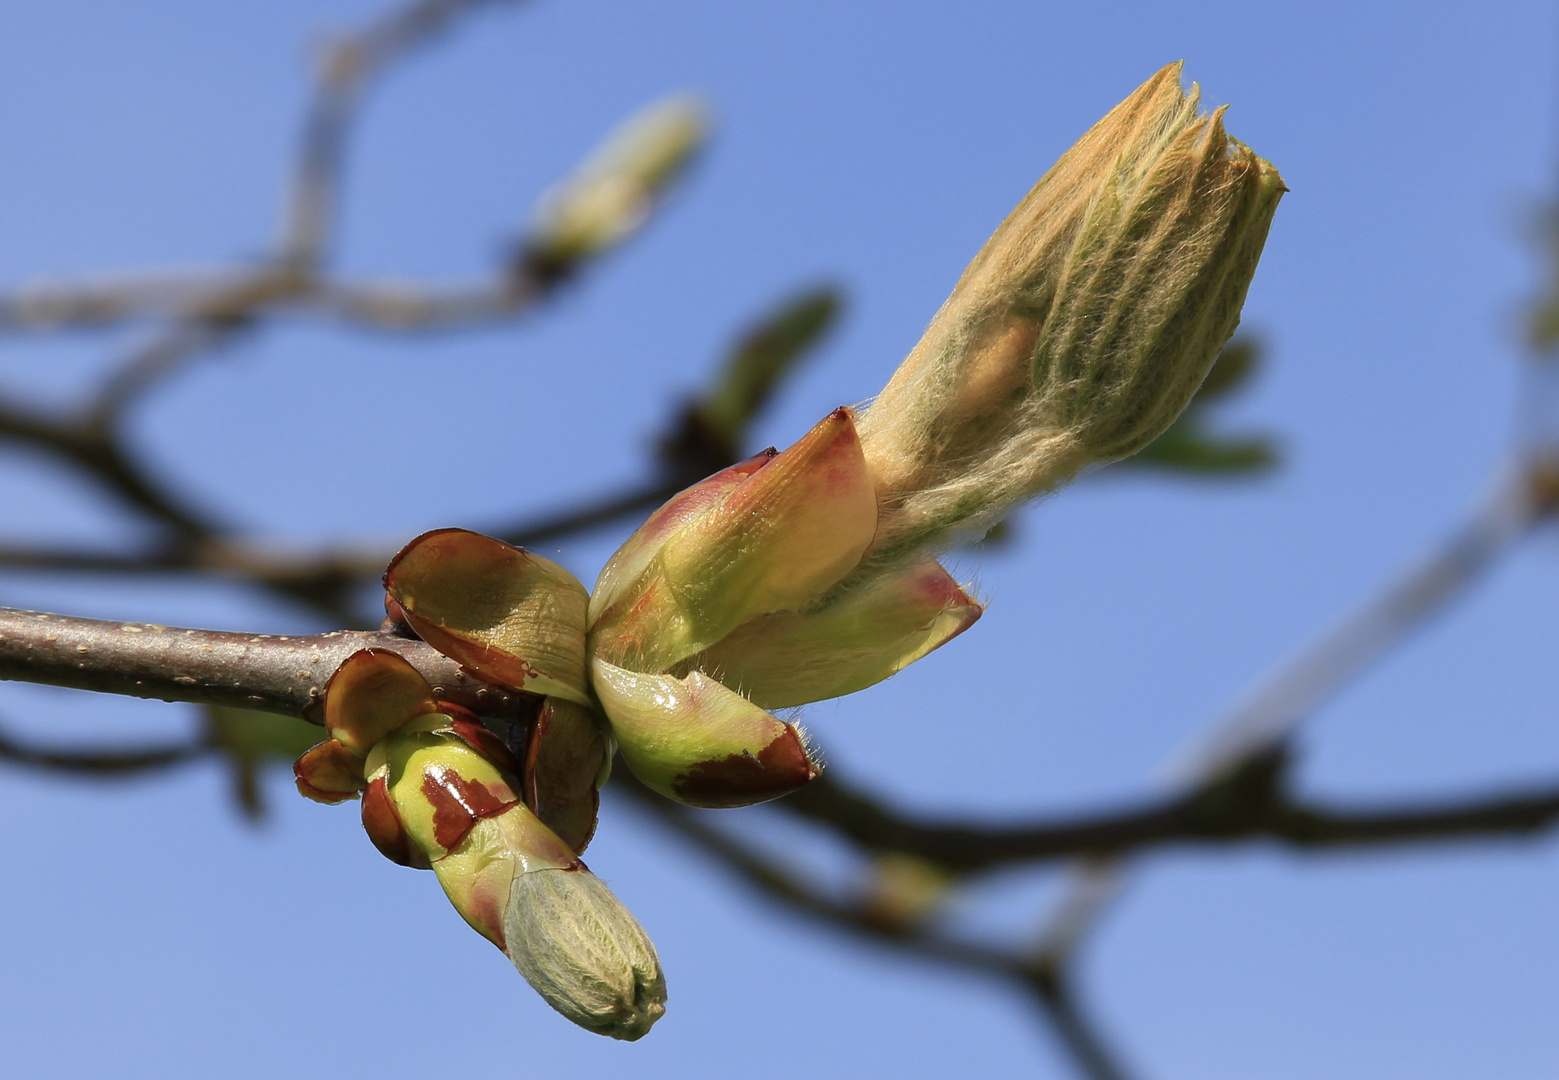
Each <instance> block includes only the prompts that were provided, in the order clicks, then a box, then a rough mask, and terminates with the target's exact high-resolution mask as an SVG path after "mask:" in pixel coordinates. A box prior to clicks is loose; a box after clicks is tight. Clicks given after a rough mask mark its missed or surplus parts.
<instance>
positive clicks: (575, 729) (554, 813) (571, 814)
mask: <svg viewBox="0 0 1559 1080" xmlns="http://www.w3.org/2000/svg"><path fill="white" fill-rule="evenodd" d="M609 753H610V747H609V745H608V742H607V739H606V736H605V734H604V733H603V732H602V731H601V729H600V727H599V726H598V725H597V724H596V722H595V718H594V717H593V716H592V714H591V712H590V710H588V709H585V708H583V707H581V706H578V705H575V704H573V703H572V702H568V701H558V700H557V699H555V698H548V699H547V704H546V706H545V707H543V708H542V710H541V715H540V716H539V717H538V718H537V721H536V726H535V728H534V729H533V730H532V732H531V737H530V745H529V746H528V747H527V748H526V756H525V771H524V788H523V791H524V795H525V803H526V805H527V806H529V807H530V808H531V810H532V811H533V812H534V813H535V814H536V816H537V817H539V818H540V819H541V820H542V822H543V823H544V824H546V826H547V827H548V828H550V829H551V830H552V831H553V832H555V833H557V834H558V838H559V839H561V840H562V841H563V842H564V843H565V844H567V845H568V846H569V847H571V848H573V849H574V850H575V851H576V852H583V851H584V850H585V848H586V847H587V846H588V845H589V843H590V838H591V837H592V836H594V835H595V825H596V815H597V812H598V811H599V810H600V805H601V797H600V793H599V792H598V791H597V790H596V780H597V778H598V777H599V776H600V775H601V773H602V769H603V767H604V766H605V765H606V762H607V755H608V754H609Z"/></svg>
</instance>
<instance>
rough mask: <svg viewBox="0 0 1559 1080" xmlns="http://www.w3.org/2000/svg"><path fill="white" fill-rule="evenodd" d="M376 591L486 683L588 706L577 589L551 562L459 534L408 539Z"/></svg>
mask: <svg viewBox="0 0 1559 1080" xmlns="http://www.w3.org/2000/svg"><path fill="white" fill-rule="evenodd" d="M384 584H385V588H387V589H388V590H389V592H390V595H391V597H393V598H394V600H395V601H396V603H398V604H399V605H400V606H401V609H402V611H403V612H404V613H405V617H406V620H407V621H408V622H409V623H410V624H411V627H412V629H414V630H416V632H417V634H418V635H419V636H420V637H421V638H422V639H423V640H424V641H426V642H427V643H428V644H429V645H432V646H433V647H434V648H435V649H437V650H438V651H439V652H441V653H443V654H444V655H445V656H448V657H450V658H451V659H453V660H456V661H458V662H459V663H460V665H461V666H462V667H464V668H465V669H466V670H467V671H469V672H471V674H473V675H475V676H476V677H477V678H479V679H482V680H483V681H485V682H491V683H496V684H498V685H500V686H504V687H507V688H508V689H510V690H521V691H526V692H529V693H535V694H553V695H556V696H558V697H564V698H568V699H569V700H571V701H577V702H579V703H580V704H589V702H590V695H589V692H588V691H587V690H586V688H585V607H586V604H587V602H588V596H587V594H586V593H585V589H584V586H582V585H581V584H579V582H578V581H577V580H575V578H574V576H573V575H572V574H570V573H569V572H568V571H567V570H564V569H563V568H562V567H561V566H558V565H557V564H556V563H553V562H550V561H548V560H546V559H543V558H541V557H540V556H538V555H532V554H531V553H530V552H528V551H523V550H521V549H520V548H517V547H513V546H512V545H509V544H505V543H504V542H503V541H501V540H494V539H493V538H492V537H489V536H482V535H481V534H480V533H474V532H468V531H466V530H465V529H439V530H436V531H434V532H430V533H424V534H423V535H421V536H419V537H417V539H415V540H413V541H412V542H411V543H410V544H407V545H406V547H405V548H404V549H403V550H402V551H401V553H400V554H399V555H397V556H396V557H395V558H394V560H393V561H392V562H391V563H390V568H389V570H388V571H386V572H385V576H384Z"/></svg>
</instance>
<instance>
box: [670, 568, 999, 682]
mask: <svg viewBox="0 0 1559 1080" xmlns="http://www.w3.org/2000/svg"><path fill="white" fill-rule="evenodd" d="M983 610H984V608H983V607H982V606H981V605H980V604H979V603H978V602H976V601H974V600H972V599H970V598H969V595H968V594H967V593H965V592H964V591H963V589H961V588H960V587H959V586H958V583H957V582H956V581H954V580H953V578H952V577H951V576H949V574H948V573H947V571H946V570H944V569H943V568H942V566H941V564H940V563H938V562H937V561H936V560H935V559H932V558H930V557H929V556H928V557H925V558H923V559H921V560H920V561H919V562H917V563H916V564H915V565H913V566H911V567H910V568H908V569H906V570H901V571H897V572H895V573H891V574H884V575H882V576H880V577H878V578H877V579H876V580H874V581H872V582H871V583H870V584H868V585H867V586H866V587H864V588H861V589H857V590H855V591H853V592H851V593H849V594H847V595H846V596H844V597H843V598H842V599H840V600H839V601H837V602H835V603H833V604H831V605H830V606H828V607H826V608H824V609H822V610H821V611H817V612H813V613H808V614H798V613H796V612H776V613H774V614H772V615H760V616H759V617H758V618H756V619H753V620H751V621H749V622H746V623H744V624H743V625H741V626H739V627H737V628H736V629H735V630H733V631H732V632H731V633H730V634H728V635H727V636H726V637H724V638H722V639H721V640H720V641H719V642H718V643H716V644H715V645H713V646H711V647H710V648H709V649H707V650H705V651H704V652H703V653H702V654H701V655H699V656H698V657H696V658H695V659H694V661H693V663H694V665H695V666H696V667H697V668H698V669H699V670H701V671H704V672H706V673H708V674H709V675H711V676H713V677H714V678H716V679H718V680H720V682H722V683H724V684H725V685H726V686H729V687H732V688H733V689H735V690H737V691H739V692H741V693H742V694H745V695H746V696H747V697H749V698H751V699H752V701H753V702H754V704H757V705H761V706H763V707H764V708H766V709H781V708H786V707H788V706H792V705H804V704H806V703H807V702H809V701H821V700H822V699H824V698H831V697H839V696H841V695H843V694H851V693H854V692H855V691H857V690H863V689H865V688H866V687H868V686H871V685H873V684H874V683H878V682H881V681H882V680H883V679H886V678H887V677H888V676H890V675H892V674H894V673H895V672H898V671H899V670H901V669H903V668H905V667H907V666H908V665H910V664H912V663H914V662H915V661H916V660H919V659H920V658H921V657H922V656H925V655H926V654H927V653H929V652H931V651H932V650H933V649H936V648H938V647H940V646H942V645H944V644H946V643H947V642H948V641H951V640H952V639H953V638H955V637H957V636H958V635H959V634H961V633H963V632H964V631H965V630H967V629H968V628H969V627H970V626H972V625H973V624H974V621H975V620H976V619H978V618H979V617H980V614H981V612H982V611H983Z"/></svg>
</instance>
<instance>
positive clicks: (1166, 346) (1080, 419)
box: [860, 64, 1287, 563]
mask: <svg viewBox="0 0 1559 1080" xmlns="http://www.w3.org/2000/svg"><path fill="white" fill-rule="evenodd" d="M1198 105H1199V92H1198V90H1197V88H1196V86H1195V85H1194V84H1193V86H1192V88H1191V91H1190V92H1189V93H1185V92H1182V90H1181V89H1180V65H1179V64H1171V65H1169V66H1168V67H1165V68H1164V69H1163V70H1161V71H1159V72H1158V73H1157V74H1156V75H1154V76H1153V77H1152V78H1151V79H1149V80H1148V81H1147V82H1146V83H1144V84H1143V85H1142V86H1141V87H1140V88H1139V89H1138V90H1137V91H1136V92H1135V93H1134V94H1132V95H1131V96H1130V97H1129V98H1127V99H1126V100H1125V101H1123V102H1121V104H1119V105H1117V106H1116V107H1115V108H1114V109H1112V110H1111V111H1110V112H1109V114H1108V115H1107V116H1105V117H1104V119H1102V120H1100V121H1099V122H1098V123H1097V124H1095V125H1094V126H1093V127H1092V128H1091V129H1089V131H1088V132H1087V134H1085V135H1084V136H1083V137H1082V138H1081V139H1080V140H1079V141H1078V142H1077V144H1076V145H1075V146H1073V147H1072V149H1070V150H1068V151H1067V152H1066V153H1065V154H1064V155H1062V157H1061V159H1060V160H1059V161H1058V162H1056V164H1055V165H1054V166H1053V167H1052V168H1051V169H1050V171H1049V172H1047V173H1046V174H1045V175H1044V176H1043V177H1042V178H1041V179H1040V181H1039V183H1038V184H1036V185H1035V186H1034V188H1033V190H1032V191H1030V192H1029V193H1028V195H1027V196H1026V197H1025V198H1024V199H1023V201H1022V202H1021V203H1019V204H1018V207H1017V209H1015V210H1014V211H1013V212H1012V213H1011V214H1010V215H1009V216H1008V218H1007V220H1006V221H1004V222H1002V224H1001V227H1000V228H998V229H997V230H996V232H995V234H994V235H993V236H992V237H991V238H990V240H988V241H987V242H986V244H985V246H984V247H983V248H981V250H980V252H979V254H978V255H976V256H975V258H974V261H973V262H971V263H970V264H969V267H968V268H967V269H966V270H965V271H964V273H963V276H962V277H961V278H960V279H959V281H958V284H957V286H956V287H955V288H954V289H953V293H952V295H951V296H950V297H948V299H947V302H946V303H945V304H943V306H942V309H941V310H940V311H938V312H937V315H936V317H935V319H933V320H932V323H931V326H930V327H929V328H928V329H927V330H926V333H925V336H924V337H922V338H921V340H920V343H919V344H918V345H916V346H915V348H914V350H913V351H912V352H911V353H910V355H909V357H908V358H907V359H906V360H905V361H904V363H903V365H901V366H900V368H899V369H898V371H897V372H896V373H895V374H894V376H893V378H892V379H891V380H890V381H889V383H888V385H887V386H886V387H885V388H884V389H883V391H882V393H881V395H879V396H878V398H877V400H876V402H875V403H874V404H873V405H872V407H871V408H870V409H869V410H867V411H866V412H865V413H864V414H863V415H862V416H861V418H860V433H861V439H862V445H863V449H864V451H865V454H866V458H867V462H868V465H869V467H870V468H871V470H872V475H873V478H874V481H875V483H876V487H877V491H878V494H879V496H880V497H881V498H882V502H883V518H882V521H881V524H880V527H879V530H878V534H877V538H876V541H875V544H874V550H873V553H872V556H871V558H872V561H873V562H876V563H881V562H886V561H890V560H892V559H894V558H897V557H899V556H901V555H902V554H903V553H904V552H905V551H907V550H910V549H912V548H915V547H919V546H922V545H925V544H936V543H939V542H942V543H945V542H947V540H948V539H951V537H949V534H950V533H952V532H955V531H957V532H973V531H975V530H977V529H980V528H984V527H989V526H990V525H992V524H994V523H995V521H996V520H998V519H999V518H1000V517H1001V516H1002V514H1003V513H1004V512H1005V511H1006V509H1007V508H1008V507H1010V506H1011V505H1012V504H1013V503H1015V502H1018V501H1019V500H1022V499H1026V498H1029V497H1031V496H1033V495H1037V494H1040V493H1043V492H1046V491H1051V490H1054V489H1055V488H1057V487H1059V486H1060V485H1062V484H1064V483H1066V482H1067V481H1068V480H1070V479H1071V478H1072V477H1073V476H1075V475H1076V474H1077V472H1078V470H1080V469H1082V468H1083V467H1084V466H1086V465H1089V464H1091V463H1094V462H1106V461H1113V460H1116V459H1118V458H1122V457H1126V456H1127V455H1130V454H1133V453H1135V452H1136V451H1138V450H1140V449H1141V448H1142V447H1144V446H1146V445H1147V444H1148V443H1149V442H1151V441H1152V440H1153V439H1154V438H1155V437H1156V436H1157V435H1159V434H1160V433H1161V432H1162V431H1163V430H1164V429H1165V428H1167V427H1168V426H1169V425H1170V424H1171V423H1172V422H1173V421H1174V419H1175V417H1177V416H1178V415H1179V414H1180V412H1181V410H1182V409H1184V408H1185V406H1186V404H1187V403H1188V402H1189V401H1190V400H1191V396H1192V395H1193V394H1194V393H1195V392H1196V389H1197V387H1198V386H1199V385H1201V382H1202V379H1203V378H1204V377H1205V376H1206V375H1207V371H1208V369H1209V368H1210V367H1211V366H1212V363H1213V361H1214V359H1215V358H1216V357H1217V354H1218V350H1219V349H1220V348H1221V347H1222V346H1223V344H1224V342H1225V341H1227V340H1228V338H1229V336H1230V335H1231V334H1232V333H1233V332H1234V329H1235V327H1236V326H1237V325H1238V323H1239V315H1240V307H1241V305H1242V304H1243V303H1244V301H1245V292H1246V289H1247V288H1248V287H1249V285H1250V281H1251V277H1252V275H1253V274H1254V273H1255V270H1256V261H1257V259H1258V258H1259V257H1260V255H1261V249H1262V245H1263V243H1264V242H1265V240H1266V236H1267V229H1268V226H1269V225H1270V224H1271V221H1272V215H1273V211H1274V210H1275V209H1276V207H1277V202H1278V199H1279V197H1280V196H1281V195H1282V194H1283V192H1284V191H1285V190H1287V189H1286V188H1285V187H1284V185H1283V181H1282V178H1281V177H1279V175H1278V173H1277V170H1276V169H1274V168H1273V167H1272V166H1271V165H1270V164H1269V163H1268V162H1266V161H1263V160H1262V159H1261V158H1259V157H1257V156H1256V155H1255V154H1254V153H1252V152H1251V151H1250V149H1249V148H1248V147H1246V146H1244V145H1243V144H1241V143H1240V142H1238V141H1236V140H1234V139H1232V138H1230V137H1229V136H1228V135H1227V133H1225V131H1224V127H1223V110H1222V109H1219V110H1217V111H1216V112H1214V113H1213V114H1212V115H1211V116H1208V115H1205V114H1203V113H1201V112H1200V111H1199V108H1198Z"/></svg>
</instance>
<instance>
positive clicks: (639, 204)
mask: <svg viewBox="0 0 1559 1080" xmlns="http://www.w3.org/2000/svg"><path fill="white" fill-rule="evenodd" d="M708 128H709V119H708V115H707V112H706V110H705V108H704V106H703V104H702V103H701V102H700V101H698V99H696V98H694V97H691V96H679V97H673V98H668V99H666V100H664V101H659V102H656V103H655V104H653V105H650V106H649V107H647V108H645V109H643V110H642V111H640V112H638V113H636V114H634V115H633V116H631V117H629V118H628V120H627V121H626V122H625V123H624V124H623V125H622V126H621V127H620V128H618V129H617V130H616V131H614V132H613V133H612V134H611V136H610V137H609V138H608V139H607V140H606V142H605V143H603V144H602V145H601V147H600V148H599V149H597V150H596V152H595V153H594V154H593V155H592V156H591V157H590V159H589V160H588V161H586V162H585V163H584V164H583V165H582V166H581V167H580V168H579V170H578V171H577V172H575V173H574V175H572V176H570V177H569V178H568V179H566V180H564V181H563V182H562V183H561V184H559V185H558V186H557V187H556V188H554V189H553V190H552V191H551V192H550V193H549V194H548V196H547V197H546V198H545V199H544V200H543V202H542V208H541V212H540V214H539V215H538V221H537V222H536V225H535V228H534V232H533V235H532V238H531V241H530V251H531V255H532V258H534V259H535V260H537V262H538V263H539V264H540V265H544V266H548V267H553V268H564V267H568V266H571V265H572V264H573V263H575V262H577V261H578V260H580V259H582V258H588V257H590V256H592V255H597V254H599V253H600V252H602V251H603V250H605V249H607V248H610V247H613V246H615V245H617V244H619V243H621V242H622V241H623V240H625V239H627V237H628V236H630V235H631V234H632V233H633V232H634V231H636V230H637V229H638V228H639V226H640V225H642V224H643V223H644V219H645V218H646V217H648V216H649V213H650V211H651V210H652V209H653V208H654V206H655V203H656V202H657V201H658V200H659V199H660V197H661V195H662V194H663V193H664V192H665V190H666V188H667V187H669V186H670V184H671V183H672V181H674V180H675V179H676V178H677V176H678V175H679V174H680V173H681V172H682V170H683V169H684V168H685V167H686V166H687V163H688V162H689V161H690V160H691V159H692V157H693V155H694V154H695V153H696V152H697V151H698V149H699V147H700V146H702V145H703V143H704V139H705V137H706V135H707V133H708Z"/></svg>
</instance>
